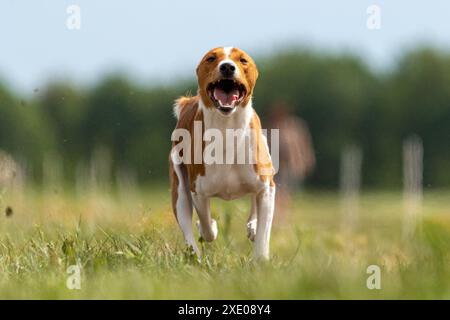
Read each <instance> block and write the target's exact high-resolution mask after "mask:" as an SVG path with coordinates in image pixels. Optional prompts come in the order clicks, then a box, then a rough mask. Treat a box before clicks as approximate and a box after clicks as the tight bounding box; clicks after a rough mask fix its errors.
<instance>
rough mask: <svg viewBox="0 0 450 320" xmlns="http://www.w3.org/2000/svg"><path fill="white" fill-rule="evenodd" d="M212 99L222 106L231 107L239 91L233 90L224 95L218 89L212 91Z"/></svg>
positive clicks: (223, 92)
mask: <svg viewBox="0 0 450 320" xmlns="http://www.w3.org/2000/svg"><path fill="white" fill-rule="evenodd" d="M214 97H215V98H216V99H217V100H219V101H220V103H221V104H222V106H231V105H232V104H233V103H234V102H236V101H237V100H238V99H239V90H237V89H234V90H231V91H230V92H228V93H226V92H225V91H223V90H222V89H220V88H216V89H214Z"/></svg>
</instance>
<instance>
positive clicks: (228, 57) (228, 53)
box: [217, 47, 240, 77]
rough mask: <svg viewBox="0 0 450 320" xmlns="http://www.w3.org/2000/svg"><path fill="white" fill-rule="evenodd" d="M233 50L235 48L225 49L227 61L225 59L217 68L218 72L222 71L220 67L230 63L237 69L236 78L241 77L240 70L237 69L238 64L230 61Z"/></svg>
mask: <svg viewBox="0 0 450 320" xmlns="http://www.w3.org/2000/svg"><path fill="white" fill-rule="evenodd" d="M232 50H233V47H224V48H223V51H224V52H225V59H223V60H222V61H221V62H220V63H219V65H218V66H217V68H218V69H217V70H220V66H221V65H223V64H224V63H229V64H231V65H233V66H234V67H235V68H236V71H235V76H236V77H238V76H239V74H240V73H239V68H238V67H237V65H236V63H235V62H234V61H233V60H231V59H230V55H231V51H232Z"/></svg>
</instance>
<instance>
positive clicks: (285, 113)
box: [268, 103, 316, 214]
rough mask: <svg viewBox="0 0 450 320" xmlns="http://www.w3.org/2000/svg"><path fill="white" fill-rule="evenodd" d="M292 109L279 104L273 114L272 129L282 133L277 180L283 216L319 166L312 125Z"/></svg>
mask: <svg viewBox="0 0 450 320" xmlns="http://www.w3.org/2000/svg"><path fill="white" fill-rule="evenodd" d="M290 110H291V108H290V106H288V105H287V104H285V103H276V104H274V105H273V106H272V107H271V108H270V111H269V123H268V126H269V128H270V129H279V130H280V131H279V166H278V168H279V169H278V174H277V175H276V177H275V181H276V183H277V188H278V193H277V200H276V210H277V214H283V212H285V211H286V210H287V209H288V207H289V205H290V202H291V193H292V192H293V191H295V189H297V187H298V186H299V185H300V184H301V183H302V182H303V181H304V180H305V178H306V177H307V176H308V175H310V174H311V173H312V172H313V171H314V168H315V165H316V158H315V154H314V147H313V143H312V138H311V134H310V132H309V129H308V125H307V124H306V122H305V121H304V120H303V119H301V118H299V117H297V116H295V115H294V114H293V113H292V112H291V111H290ZM270 145H272V143H270Z"/></svg>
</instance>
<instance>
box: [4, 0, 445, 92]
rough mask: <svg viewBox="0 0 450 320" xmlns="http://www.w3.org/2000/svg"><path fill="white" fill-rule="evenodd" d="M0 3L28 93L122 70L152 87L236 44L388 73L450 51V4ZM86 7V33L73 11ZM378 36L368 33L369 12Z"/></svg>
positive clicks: (262, 0)
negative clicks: (315, 54) (377, 11)
mask: <svg viewBox="0 0 450 320" xmlns="http://www.w3.org/2000/svg"><path fill="white" fill-rule="evenodd" d="M416 2H417V3H412V1H406V0H395V1H386V0H384V1H376V0H372V1H366V0H346V1H333V0H328V1H325V0H314V1H313V0H310V1H299V0H291V1H287V0H277V1H273V0H272V1H267V0H259V1H252V0H247V1H242V0H240V1H238V0H227V1H205V0H195V1H186V0H184V1H183V0H166V1H150V0H128V1H125V0H109V1H107V0H71V1H67V0H1V2H0V43H1V44H0V78H2V79H3V80H4V81H6V82H7V83H8V84H9V85H10V86H11V87H13V88H14V89H15V90H19V91H22V92H25V93H30V92H32V90H33V89H35V88H39V87H42V86H43V85H45V83H46V82H47V81H48V80H49V79H52V78H64V79H70V80H72V81H73V82H75V83H79V84H80V85H84V84H90V83H92V82H95V81H96V80H98V79H99V78H100V77H102V76H103V75H104V74H107V73H109V72H115V71H123V72H126V73H127V74H129V75H130V76H133V77H135V78H136V79H138V80H140V81H142V82H143V83H145V84H148V85H151V84H152V83H155V82H168V81H172V80H173V79H176V78H179V77H183V78H187V77H190V76H193V75H194V73H193V70H194V68H195V66H196V64H197V62H198V60H199V59H200V57H201V56H202V55H203V53H204V52H205V51H207V50H208V49H210V48H212V47H215V46H219V45H227V46H230V45H231V46H239V47H241V48H243V49H244V50H246V51H248V52H249V53H250V54H251V55H253V56H256V57H258V56H264V55H267V54H270V53H271V52H274V51H276V50H278V49H280V48H281V47H283V46H284V45H286V44H295V45H303V46H311V47H314V48H316V49H319V50H321V51H325V52H340V51H351V52H354V53H355V54H358V55H360V56H363V57H364V58H365V59H367V61H368V63H370V64H371V65H374V66H375V67H386V66H389V65H390V64H391V63H392V62H393V61H395V59H396V57H398V56H399V54H400V53H401V52H402V51H403V50H405V49H408V48H411V47H413V46H414V45H415V44H417V43H427V44H432V45H436V46H439V47H444V48H448V44H449V43H450V42H449V41H450V19H449V18H448V17H449V16H450V1H448V0H435V1H428V2H425V1H421V2H420V3H419V1H416ZM70 4H77V5H79V6H80V8H81V30H78V31H70V30H68V29H67V27H66V19H67V17H68V14H67V13H66V8H67V6H68V5H70ZM372 4H376V5H379V6H380V8H381V29H380V30H376V31H373V30H372V31H371V30H369V29H368V28H367V27H366V20H367V17H368V15H367V13H366V9H367V7H368V6H369V5H372Z"/></svg>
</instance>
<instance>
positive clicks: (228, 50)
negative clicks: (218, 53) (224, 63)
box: [223, 47, 233, 59]
mask: <svg viewBox="0 0 450 320" xmlns="http://www.w3.org/2000/svg"><path fill="white" fill-rule="evenodd" d="M231 50H233V47H224V48H223V51H225V55H226V57H227V59H228V58H230V54H231Z"/></svg>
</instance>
